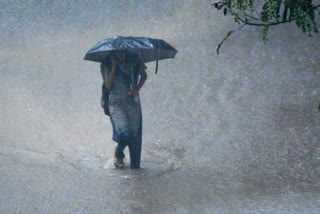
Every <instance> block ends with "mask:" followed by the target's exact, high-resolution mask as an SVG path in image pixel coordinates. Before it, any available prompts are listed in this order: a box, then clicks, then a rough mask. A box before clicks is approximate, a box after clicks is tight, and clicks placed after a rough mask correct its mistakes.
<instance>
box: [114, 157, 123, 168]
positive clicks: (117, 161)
mask: <svg viewBox="0 0 320 214" xmlns="http://www.w3.org/2000/svg"><path fill="white" fill-rule="evenodd" d="M113 164H114V166H115V167H117V168H123V167H124V161H123V158H119V157H117V156H115V157H114V159H113Z"/></svg>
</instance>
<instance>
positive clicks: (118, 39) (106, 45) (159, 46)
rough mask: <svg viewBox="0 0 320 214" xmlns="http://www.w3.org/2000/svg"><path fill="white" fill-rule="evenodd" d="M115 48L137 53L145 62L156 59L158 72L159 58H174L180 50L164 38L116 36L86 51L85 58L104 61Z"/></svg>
mask: <svg viewBox="0 0 320 214" xmlns="http://www.w3.org/2000/svg"><path fill="white" fill-rule="evenodd" d="M115 50H124V51H127V52H130V53H134V54H137V55H138V56H139V58H140V59H141V60H142V61H143V62H144V63H146V62H151V61H156V73H157V71H158V61H159V60H163V59H169V58H174V56H175V54H176V53H177V52H178V51H177V50H176V49H175V48H174V47H172V46H171V45H170V44H168V43H167V42H165V41H164V40H162V39H153V38H148V37H132V36H128V37H123V36H115V37H113V38H108V39H104V40H101V41H99V42H98V43H97V44H96V45H95V46H93V47H92V48H91V49H90V50H89V51H88V52H87V53H86V55H85V56H84V60H90V61H94V62H101V63H102V62H103V61H104V60H105V59H106V57H108V56H109V55H110V53H111V52H112V51H115Z"/></svg>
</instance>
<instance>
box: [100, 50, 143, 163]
mask: <svg viewBox="0 0 320 214" xmlns="http://www.w3.org/2000/svg"><path fill="white" fill-rule="evenodd" d="M100 68H101V74H102V77H103V89H104V90H103V91H106V93H108V94H109V96H108V97H107V98H106V99H107V100H104V102H106V104H107V105H104V108H107V109H105V113H106V112H108V114H109V116H110V120H111V124H112V128H113V140H114V141H115V142H117V146H116V148H115V154H114V160H113V162H114V165H115V167H117V168H123V167H124V161H123V159H124V157H125V155H124V150H125V148H126V147H127V146H128V147H129V154H130V168H131V169H139V168H140V160H141V149H142V111H141V104H140V96H139V91H140V90H141V88H142V86H143V85H144V83H145V81H146V79H147V74H146V72H145V69H146V68H147V66H145V65H144V63H143V62H142V61H141V60H140V59H139V57H138V55H136V54H133V53H128V52H126V51H123V50H116V51H113V52H112V54H111V55H110V56H108V57H107V58H106V59H105V60H104V61H103V62H102V63H101V64H100ZM103 97H105V96H103Z"/></svg>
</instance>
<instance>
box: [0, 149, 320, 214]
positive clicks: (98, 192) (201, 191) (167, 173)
mask: <svg viewBox="0 0 320 214" xmlns="http://www.w3.org/2000/svg"><path fill="white" fill-rule="evenodd" d="M147 156H148V154H146V155H145V157H147ZM142 161H143V162H142V163H143V164H142V168H141V169H140V170H131V169H130V168H129V167H128V161H127V167H126V168H125V169H123V170H119V169H116V168H114V167H113V165H112V158H110V157H107V156H99V155H97V156H86V155H85V154H81V155H80V154H79V156H76V157H71V156H67V155H63V154H58V153H55V152H41V153H40V152H38V151H31V150H23V149H20V148H18V147H15V148H12V147H4V146H1V154H0V163H1V168H0V181H1V182H0V183H1V188H0V189H1V190H0V191H1V196H0V204H1V206H0V207H1V208H0V213H88V214H89V213H110V214H113V213H115V214H116V213H157V214H158V213H159V214H160V213H161V214H162V213H163V214H165V213H170V214H171V213H174V214H187V213H190V214H191V213H201V214H202V213H203V214H212V213H288V214H289V213H290V214H291V213H308V214H310V213H314V214H316V213H319V209H320V198H319V186H312V185H301V184H299V185H293V186H292V183H290V181H288V180H281V179H279V178H268V179H258V178H248V177H233V176H231V175H230V174H227V173H225V172H221V171H220V172H219V171H215V170H213V169H211V168H210V165H208V166H196V165H192V163H188V162H179V160H175V162H172V163H171V164H166V162H165V160H159V159H155V157H151V156H149V157H147V158H144V159H143V160H142Z"/></svg>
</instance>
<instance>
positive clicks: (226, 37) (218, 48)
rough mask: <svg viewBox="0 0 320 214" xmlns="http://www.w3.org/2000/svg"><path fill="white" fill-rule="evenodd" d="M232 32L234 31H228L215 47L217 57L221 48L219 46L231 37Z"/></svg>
mask: <svg viewBox="0 0 320 214" xmlns="http://www.w3.org/2000/svg"><path fill="white" fill-rule="evenodd" d="M233 32H234V30H230V31H229V32H228V33H227V35H226V36H225V37H224V38H223V40H222V41H221V42H220V43H219V44H218V46H217V49H216V52H217V55H219V50H220V48H221V45H222V44H223V43H224V42H225V41H226V40H227V39H228V38H229V37H230V36H231V34H232V33H233Z"/></svg>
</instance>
